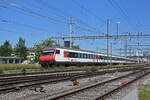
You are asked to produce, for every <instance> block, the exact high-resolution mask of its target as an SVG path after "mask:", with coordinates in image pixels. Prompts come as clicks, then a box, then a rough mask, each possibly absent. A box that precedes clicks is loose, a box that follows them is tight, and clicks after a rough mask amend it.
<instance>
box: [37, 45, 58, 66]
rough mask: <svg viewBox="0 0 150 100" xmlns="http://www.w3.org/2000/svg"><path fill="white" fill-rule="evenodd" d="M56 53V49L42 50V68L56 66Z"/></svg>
mask: <svg viewBox="0 0 150 100" xmlns="http://www.w3.org/2000/svg"><path fill="white" fill-rule="evenodd" d="M55 52H56V48H48V49H42V53H41V55H40V62H39V63H40V64H41V66H42V67H44V68H47V67H52V66H53V65H55V56H56V54H55Z"/></svg>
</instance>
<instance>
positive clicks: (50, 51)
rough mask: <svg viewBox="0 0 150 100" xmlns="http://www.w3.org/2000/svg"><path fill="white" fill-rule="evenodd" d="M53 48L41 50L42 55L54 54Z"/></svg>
mask: <svg viewBox="0 0 150 100" xmlns="http://www.w3.org/2000/svg"><path fill="white" fill-rule="evenodd" d="M54 52H55V50H54V49H51V50H45V51H43V52H42V55H43V56H44V55H52V54H54Z"/></svg>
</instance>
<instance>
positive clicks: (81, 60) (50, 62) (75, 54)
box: [39, 47, 137, 67]
mask: <svg viewBox="0 0 150 100" xmlns="http://www.w3.org/2000/svg"><path fill="white" fill-rule="evenodd" d="M107 60H108V62H111V63H112V64H132V63H136V62H137V61H136V60H134V59H129V58H124V57H119V56H112V57H109V59H107V55H106V54H103V53H98V52H92V51H86V50H76V49H70V48H58V47H57V48H45V49H42V53H41V55H40V62H39V63H40V64H41V65H42V66H43V67H52V66H56V65H57V66H59V65H64V66H70V65H77V66H81V65H104V64H107Z"/></svg>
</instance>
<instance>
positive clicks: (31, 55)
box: [12, 48, 35, 60]
mask: <svg viewBox="0 0 150 100" xmlns="http://www.w3.org/2000/svg"><path fill="white" fill-rule="evenodd" d="M12 50H13V51H15V50H16V48H13V49H12ZM27 50H28V52H27V57H28V58H30V59H31V60H34V59H35V48H27ZM12 56H15V54H12Z"/></svg>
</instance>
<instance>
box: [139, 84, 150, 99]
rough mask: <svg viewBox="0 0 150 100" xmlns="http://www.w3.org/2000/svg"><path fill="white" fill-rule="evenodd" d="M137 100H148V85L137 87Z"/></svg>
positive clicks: (149, 91)
mask: <svg viewBox="0 0 150 100" xmlns="http://www.w3.org/2000/svg"><path fill="white" fill-rule="evenodd" d="M138 97H139V100H150V87H149V86H148V85H144V86H139V93H138Z"/></svg>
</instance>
